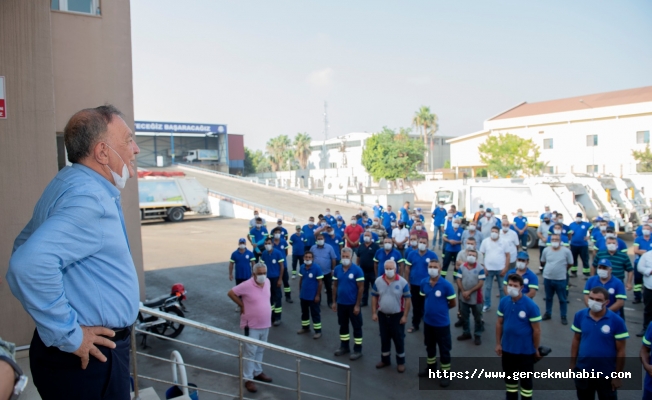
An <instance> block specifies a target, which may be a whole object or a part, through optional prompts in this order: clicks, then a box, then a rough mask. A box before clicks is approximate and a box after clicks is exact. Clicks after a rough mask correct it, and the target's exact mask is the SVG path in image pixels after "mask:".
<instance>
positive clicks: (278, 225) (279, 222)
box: [274, 218, 288, 240]
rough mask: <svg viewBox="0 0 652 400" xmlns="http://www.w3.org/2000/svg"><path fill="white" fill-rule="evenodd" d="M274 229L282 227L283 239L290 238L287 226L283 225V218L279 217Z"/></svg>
mask: <svg viewBox="0 0 652 400" xmlns="http://www.w3.org/2000/svg"><path fill="white" fill-rule="evenodd" d="M274 229H280V230H281V235H282V237H283V239H285V240H288V230H287V229H285V227H284V226H283V220H282V219H280V218H279V219H278V220H277V221H276V228H274Z"/></svg>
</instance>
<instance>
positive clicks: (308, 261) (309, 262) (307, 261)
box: [303, 260, 312, 265]
mask: <svg viewBox="0 0 652 400" xmlns="http://www.w3.org/2000/svg"><path fill="white" fill-rule="evenodd" d="M303 262H304V263H305V264H306V265H311V264H312V260H304V261H303Z"/></svg>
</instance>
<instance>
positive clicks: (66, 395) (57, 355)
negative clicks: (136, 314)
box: [29, 330, 131, 400]
mask: <svg viewBox="0 0 652 400" xmlns="http://www.w3.org/2000/svg"><path fill="white" fill-rule="evenodd" d="M130 343H131V341H130V336H129V335H126V337H124V338H123V339H122V340H119V341H116V342H115V344H116V348H115V349H109V348H108V347H104V346H99V345H98V346H97V348H98V349H99V350H100V351H101V352H102V354H104V356H105V357H106V358H107V360H106V362H100V360H98V359H97V358H95V357H93V356H92V355H91V356H90V358H89V363H88V366H87V367H86V369H82V368H81V359H80V358H79V357H77V356H76V355H74V354H72V353H66V352H64V351H61V350H59V349H58V348H56V347H46V346H45V344H44V343H43V341H42V340H41V338H40V336H39V335H38V332H37V331H36V330H34V336H32V343H31V345H30V348H29V365H30V369H31V371H32V378H33V380H34V385H35V386H36V388H37V389H38V392H39V394H40V395H41V398H42V399H43V400H59V399H61V400H100V399H106V400H114V399H115V400H129V398H130V396H129V392H130V380H129V348H130Z"/></svg>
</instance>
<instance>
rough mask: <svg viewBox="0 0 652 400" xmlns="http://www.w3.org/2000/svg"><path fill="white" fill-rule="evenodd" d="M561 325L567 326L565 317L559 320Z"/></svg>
mask: <svg viewBox="0 0 652 400" xmlns="http://www.w3.org/2000/svg"><path fill="white" fill-rule="evenodd" d="M561 324H562V325H568V320H567V319H566V317H562V318H561Z"/></svg>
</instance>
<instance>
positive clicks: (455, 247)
mask: <svg viewBox="0 0 652 400" xmlns="http://www.w3.org/2000/svg"><path fill="white" fill-rule="evenodd" d="M462 234H464V229H462V228H461V227H458V228H457V229H453V225H452V224H451V225H449V226H448V227H447V228H446V230H445V231H444V237H445V238H447V239H448V240H456V241H459V242H460V243H458V244H450V242H446V246H445V247H444V250H445V251H446V253H449V252H450V253H458V252H460V250H462V243H461V241H462Z"/></svg>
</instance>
